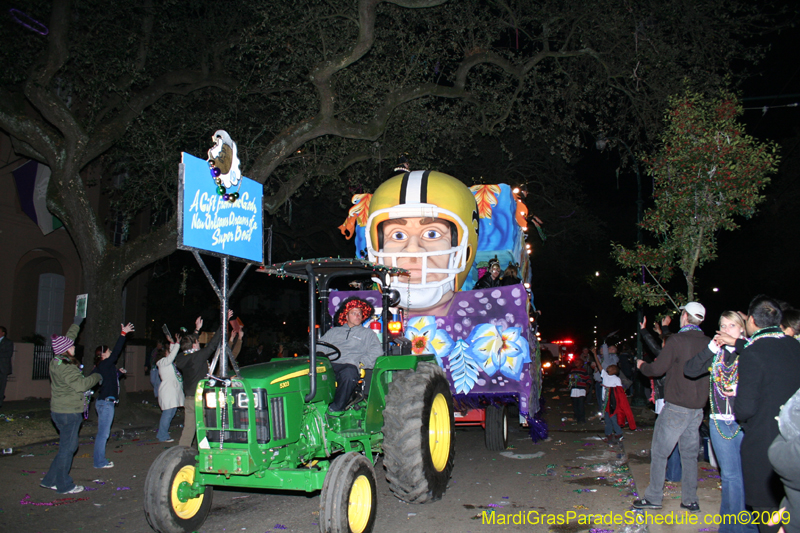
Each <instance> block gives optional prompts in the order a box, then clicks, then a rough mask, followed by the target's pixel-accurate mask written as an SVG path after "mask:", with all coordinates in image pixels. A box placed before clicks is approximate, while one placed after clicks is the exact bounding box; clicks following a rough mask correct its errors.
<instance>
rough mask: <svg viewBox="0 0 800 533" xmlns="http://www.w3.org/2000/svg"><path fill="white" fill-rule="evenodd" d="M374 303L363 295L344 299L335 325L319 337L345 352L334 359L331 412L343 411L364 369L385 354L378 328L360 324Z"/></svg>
mask: <svg viewBox="0 0 800 533" xmlns="http://www.w3.org/2000/svg"><path fill="white" fill-rule="evenodd" d="M372 311H373V308H372V305H370V303H369V302H367V301H365V300H362V299H361V298H357V297H355V296H354V297H352V298H348V299H347V300H345V301H344V302H342V305H341V307H339V310H338V311H337V312H336V316H334V323H335V324H339V325H338V326H336V327H333V328H331V329H329V330H328V331H327V333H325V335H323V336H322V337H321V338H320V341H322V342H326V343H328V344H332V345H333V346H336V348H337V349H338V350H339V351H340V352H341V353H342V355H341V357H339V359H338V360H336V361H335V362H333V363H331V365H332V366H333V371H334V372H335V373H336V384H337V385H336V394H335V395H334V397H333V403H331V405H330V406H329V407H328V410H329V411H331V412H334V413H335V412H341V411H344V409H345V407H347V402H348V401H349V400H350V397H351V396H352V395H353V391H354V390H355V388H356V384H357V383H358V377H359V374H360V372H361V369H362V368H364V369H369V368H372V367H374V366H375V360H376V359H377V358H378V356H380V355H383V348H382V347H381V343H380V341H379V340H378V336H377V335H375V332H374V331H372V330H371V329H369V328H365V327H362V326H361V324H362V323H363V322H364V321H365V320H366V319H368V318H369V317H370V316H372Z"/></svg>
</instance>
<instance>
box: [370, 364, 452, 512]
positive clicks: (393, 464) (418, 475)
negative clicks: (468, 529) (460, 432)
mask: <svg viewBox="0 0 800 533" xmlns="http://www.w3.org/2000/svg"><path fill="white" fill-rule="evenodd" d="M383 420H384V422H383V451H384V458H383V465H384V467H385V468H386V479H387V480H388V481H389V488H390V490H391V491H392V493H393V494H394V495H395V496H397V497H398V498H399V499H401V500H403V501H404V502H407V503H426V502H431V501H436V500H439V499H441V497H442V496H443V495H444V492H445V490H447V484H448V482H449V481H450V475H451V474H452V472H453V459H454V456H455V421H454V418H453V396H452V394H451V393H450V385H449V384H448V382H447V378H446V377H445V373H444V370H442V369H441V368H440V367H439V366H438V365H436V364H433V363H419V365H417V370H416V372H411V371H404V372H396V373H395V374H394V380H393V381H392V383H391V385H390V386H389V393H388V394H387V396H386V409H385V410H384V412H383Z"/></svg>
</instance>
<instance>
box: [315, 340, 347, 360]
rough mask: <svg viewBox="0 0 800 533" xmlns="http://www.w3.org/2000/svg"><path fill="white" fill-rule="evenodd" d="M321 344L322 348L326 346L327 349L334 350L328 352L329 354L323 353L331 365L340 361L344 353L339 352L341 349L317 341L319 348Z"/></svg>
mask: <svg viewBox="0 0 800 533" xmlns="http://www.w3.org/2000/svg"><path fill="white" fill-rule="evenodd" d="M320 344H321V345H322V346H326V347H328V348H330V349H331V350H333V351H332V352H328V353H323V354H322V355H324V356H325V357H327V358H328V360H329V361H330V362H331V363H332V362H334V361H338V360H339V358H340V357H341V356H342V352H341V350H339V348H337V347H336V346H334V345H333V344H330V343H327V342H325V341H317V346H319V345H320ZM331 355H335V356H336V357H331Z"/></svg>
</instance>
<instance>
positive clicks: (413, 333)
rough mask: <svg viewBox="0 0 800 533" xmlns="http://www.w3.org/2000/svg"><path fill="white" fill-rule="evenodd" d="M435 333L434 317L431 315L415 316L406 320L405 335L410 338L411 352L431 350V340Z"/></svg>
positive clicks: (419, 352)
mask: <svg viewBox="0 0 800 533" xmlns="http://www.w3.org/2000/svg"><path fill="white" fill-rule="evenodd" d="M434 335H436V319H435V318H434V317H432V316H417V317H413V318H411V319H410V320H409V321H408V329H407V330H406V337H407V338H408V339H410V340H411V353H413V354H415V355H419V354H421V353H425V352H431V351H433V347H432V346H431V341H432V340H433V337H434Z"/></svg>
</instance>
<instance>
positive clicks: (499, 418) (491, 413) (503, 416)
mask: <svg viewBox="0 0 800 533" xmlns="http://www.w3.org/2000/svg"><path fill="white" fill-rule="evenodd" d="M484 437H485V441H486V448H487V449H488V450H491V451H493V452H502V451H503V450H505V449H506V448H508V406H507V405H488V406H486V428H485V430H484Z"/></svg>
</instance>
